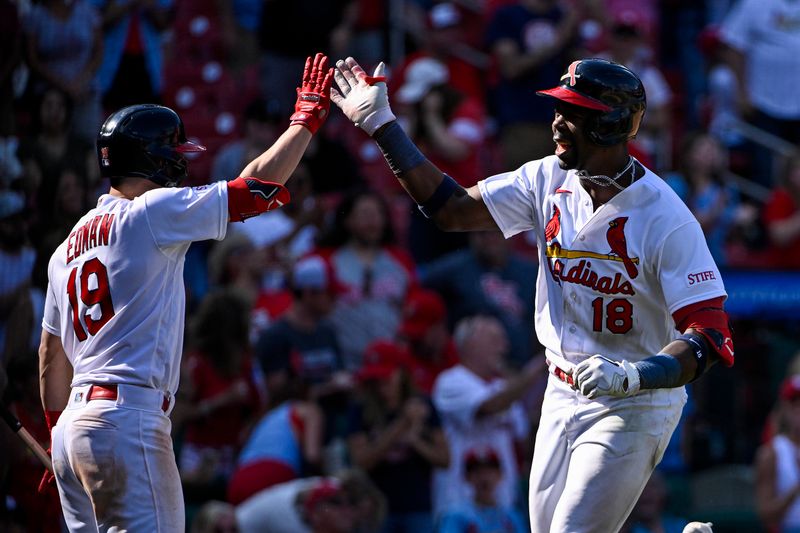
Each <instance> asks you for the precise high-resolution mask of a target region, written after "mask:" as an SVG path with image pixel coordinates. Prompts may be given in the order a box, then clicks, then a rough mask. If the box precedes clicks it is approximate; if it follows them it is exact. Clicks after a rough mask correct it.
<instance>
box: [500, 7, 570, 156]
mask: <svg viewBox="0 0 800 533" xmlns="http://www.w3.org/2000/svg"><path fill="white" fill-rule="evenodd" d="M576 14H577V10H576V9H574V8H571V7H567V6H566V2H564V1H563V0H520V1H518V2H513V3H510V4H509V5H506V6H503V7H500V8H498V9H497V10H496V11H495V12H494V13H493V15H492V18H491V20H490V21H489V25H488V28H487V30H486V39H487V43H488V45H489V47H490V49H491V52H492V56H493V58H494V61H495V63H496V65H497V72H496V76H497V81H496V83H495V84H494V85H493V87H491V90H490V91H489V94H490V100H491V103H492V104H493V109H494V111H495V112H494V116H495V118H496V119H497V127H498V129H499V132H498V133H499V139H500V147H501V149H502V155H503V164H504V166H505V167H506V168H517V167H518V166H520V165H522V164H523V163H525V162H526V161H530V160H531V159H537V158H539V157H544V156H545V155H547V154H548V153H549V152H550V147H551V138H552V133H551V131H550V122H551V119H552V108H551V107H550V106H549V105H547V102H545V101H542V100H541V99H538V98H531V97H530V91H531V88H533V87H544V86H546V85H547V84H548V83H551V81H552V80H553V79H558V76H559V75H560V73H561V70H562V69H563V68H564V65H565V64H567V63H568V62H569V61H568V57H569V52H570V49H571V48H572V47H573V46H574V44H575V39H576V37H577V27H578V24H577V22H578V21H577V16H576Z"/></svg>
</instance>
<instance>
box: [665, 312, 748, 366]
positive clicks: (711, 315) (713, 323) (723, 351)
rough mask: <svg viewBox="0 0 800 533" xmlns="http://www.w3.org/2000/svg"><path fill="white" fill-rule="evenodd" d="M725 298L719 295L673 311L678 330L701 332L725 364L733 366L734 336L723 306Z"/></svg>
mask: <svg viewBox="0 0 800 533" xmlns="http://www.w3.org/2000/svg"><path fill="white" fill-rule="evenodd" d="M724 300H725V299H724V298H723V297H719V298H712V299H710V300H703V301H702V302H697V303H693V304H691V305H688V306H686V307H683V308H681V309H678V310H677V311H675V312H674V313H672V318H673V319H674V320H675V325H676V326H675V327H676V328H677V329H678V331H680V332H681V333H684V332H685V331H686V330H688V329H691V330H694V331H696V332H697V333H700V334H701V335H703V337H705V339H706V340H707V341H708V344H709V346H711V348H713V350H714V351H715V352H716V353H717V355H718V356H719V358H720V359H721V360H722V362H723V363H724V364H725V366H733V356H734V351H733V338H732V334H731V329H730V324H729V320H728V314H727V313H726V312H725V311H724V310H723V308H722V306H723V302H724Z"/></svg>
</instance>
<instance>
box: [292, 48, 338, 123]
mask: <svg viewBox="0 0 800 533" xmlns="http://www.w3.org/2000/svg"><path fill="white" fill-rule="evenodd" d="M332 83H333V69H332V68H328V56H326V55H324V54H317V55H316V56H314V59H313V61H312V59H311V57H308V58H307V59H306V68H305V70H304V71H303V82H302V84H301V85H300V87H298V88H297V102H296V103H295V104H294V114H293V115H292V116H291V117H290V120H291V123H292V124H300V125H302V126H305V127H306V128H308V129H309V130H310V131H311V133H312V134H313V133H316V132H317V130H318V129H319V127H320V126H321V125H322V123H323V122H325V119H326V118H328V115H329V114H330V108H331V84H332Z"/></svg>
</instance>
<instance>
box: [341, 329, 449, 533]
mask: <svg viewBox="0 0 800 533" xmlns="http://www.w3.org/2000/svg"><path fill="white" fill-rule="evenodd" d="M408 364H409V358H408V354H407V353H406V352H405V351H403V349H402V348H400V347H398V346H396V345H394V344H392V343H389V342H375V343H373V344H371V345H370V347H369V348H368V349H367V351H366V352H365V354H364V362H363V365H362V367H361V370H360V371H359V372H358V373H357V376H358V380H359V383H360V384H361V388H360V395H359V398H358V401H357V402H356V403H355V404H354V405H353V407H352V410H351V415H350V434H349V436H348V439H347V445H348V450H349V452H350V459H351V462H352V464H353V465H354V466H356V467H358V468H361V469H362V470H364V471H365V472H367V474H368V475H369V477H370V479H372V481H373V482H374V483H375V485H376V486H377V487H378V488H379V489H380V490H381V491H382V492H383V493H384V494H385V495H386V499H387V503H388V516H387V524H386V525H387V528H388V530H389V531H393V532H396V533H423V532H432V531H433V516H432V514H431V508H432V507H431V490H430V486H431V479H432V474H433V471H434V468H446V467H447V466H448V464H449V461H450V455H449V449H448V445H447V441H446V440H445V437H444V433H443V431H442V428H441V425H440V422H439V418H438V416H437V414H436V411H435V410H434V409H433V406H432V405H431V404H430V399H428V398H427V397H425V396H421V395H419V394H418V393H417V392H416V391H415V390H414V388H413V385H412V383H411V379H410V376H409V372H408Z"/></svg>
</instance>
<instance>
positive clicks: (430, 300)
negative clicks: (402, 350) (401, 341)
mask: <svg viewBox="0 0 800 533" xmlns="http://www.w3.org/2000/svg"><path fill="white" fill-rule="evenodd" d="M446 317H447V309H446V308H445V305H444V300H443V299H442V297H441V296H439V294H438V293H437V292H436V291H431V290H427V289H419V290H416V291H414V292H412V293H411V294H410V295H409V296H408V299H407V300H406V303H405V305H404V306H403V322H402V323H401V324H400V329H399V333H400V334H401V335H403V336H404V337H406V338H408V339H409V340H412V341H416V340H419V339H421V338H422V337H423V336H424V335H425V333H426V332H427V331H428V330H429V329H430V328H431V326H433V325H435V324H438V323H439V322H441V321H443V320H444V319H445V318H446Z"/></svg>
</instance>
